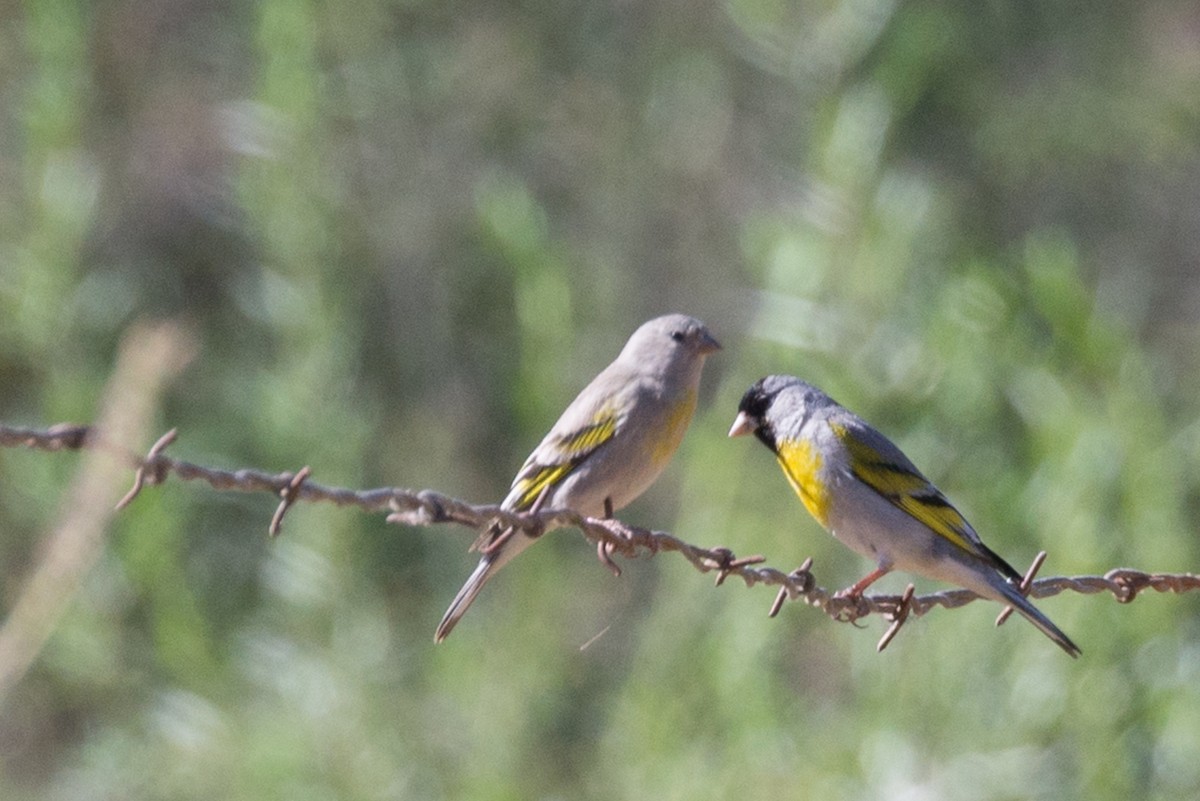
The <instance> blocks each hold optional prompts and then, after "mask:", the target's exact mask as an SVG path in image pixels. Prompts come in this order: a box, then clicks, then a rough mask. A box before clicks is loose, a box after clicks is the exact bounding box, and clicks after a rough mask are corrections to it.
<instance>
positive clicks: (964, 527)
mask: <svg viewBox="0 0 1200 801" xmlns="http://www.w3.org/2000/svg"><path fill="white" fill-rule="evenodd" d="M830 427H831V428H832V429H833V433H834V434H836V435H837V437H838V439H840V440H841V441H842V442H843V443H845V445H846V448H847V449H848V450H849V451H850V465H851V466H850V470H851V472H853V473H854V475H855V476H857V477H858V479H859V480H860V481H862V482H863V483H864V484H866V485H867V486H868V487H870V488H871V489H873V490H875V491H876V492H878V493H879V494H880V495H882V496H883V497H885V498H887V499H888V500H889V501H891V502H892V503H893V504H895V505H896V506H898V507H900V508H901V509H903V510H904V511H905V512H907V513H908V514H910V515H912V516H913V517H915V518H916V519H917V520H920V521H921V522H922V523H924V524H925V525H927V526H929V527H930V528H931V529H933V530H934V531H935V532H936V533H938V534H940V535H941V536H943V537H945V538H946V539H948V540H950V542H952V543H954V544H955V545H957V546H958V547H959V548H962V549H963V550H965V551H970V552H971V553H978V552H979V549H978V547H976V545H975V544H974V543H973V542H971V541H970V540H969V539H968V538H967V535H966V532H967V531H968V530H969V528H970V525H969V524H968V523H967V520H966V518H964V517H963V516H962V514H960V513H959V511H958V510H957V509H955V508H954V507H953V506H951V505H950V501H948V500H946V497H945V496H944V495H942V493H941V491H939V490H938V488H937V487H935V486H934V485H933V484H931V483H930V481H929V479H927V478H925V476H923V475H921V474H920V473H918V472H915V471H913V470H910V469H909V468H907V467H905V466H904V465H901V464H895V463H894V462H890V461H888V460H887V459H886V458H885V457H884V456H883V455H881V454H880V453H879V452H878V451H876V450H875V449H874V448H872V447H871V446H870V445H868V444H866V443H864V442H861V441H859V440H856V439H855V438H854V437H853V436H851V435H850V433H849V432H848V431H847V430H846V427H845V426H841V425H837V424H831V426H830Z"/></svg>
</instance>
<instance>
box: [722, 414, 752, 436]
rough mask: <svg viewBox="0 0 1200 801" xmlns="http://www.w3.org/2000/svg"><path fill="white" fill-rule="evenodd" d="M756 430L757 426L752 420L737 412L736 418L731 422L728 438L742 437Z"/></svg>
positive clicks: (746, 415)
mask: <svg viewBox="0 0 1200 801" xmlns="http://www.w3.org/2000/svg"><path fill="white" fill-rule="evenodd" d="M756 428H758V424H757V423H755V422H754V418H752V417H751V416H750V415H748V414H746V413H745V412H738V416H737V418H736V419H735V420H734V421H733V427H732V428H730V429H729V436H731V437H743V436H745V435H746V434H753V433H754V429H756Z"/></svg>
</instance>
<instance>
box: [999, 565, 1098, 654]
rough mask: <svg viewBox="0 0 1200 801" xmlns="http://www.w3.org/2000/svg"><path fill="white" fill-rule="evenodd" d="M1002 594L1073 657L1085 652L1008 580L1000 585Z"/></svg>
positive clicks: (1012, 605) (1010, 603)
mask: <svg viewBox="0 0 1200 801" xmlns="http://www.w3.org/2000/svg"><path fill="white" fill-rule="evenodd" d="M997 589H998V590H1000V593H1001V595H1003V596H1004V602H1005V603H1007V604H1008V605H1009V606H1011V607H1012V608H1013V609H1015V610H1017V611H1018V612H1020V613H1021V616H1022V617H1024V618H1025V619H1026V620H1028V621H1029V622H1030V623H1032V624H1033V625H1035V626H1037V627H1038V630H1039V631H1041V632H1042V633H1043V634H1045V635H1046V636H1047V637H1049V638H1050V639H1051V640H1053V641H1054V644H1055V645H1057V646H1058V647H1059V648H1061V649H1063V650H1064V651H1066V652H1067V654H1069V655H1070V656H1072V657H1078V656H1079V655H1080V654H1081V653H1083V652H1082V651H1081V650H1080V649H1079V646H1078V645H1076V644H1075V643H1074V642H1072V641H1071V638H1070V637H1068V636H1067V635H1066V634H1064V633H1063V631H1062V629H1060V628H1059V627H1058V626H1056V625H1054V624H1053V623H1051V622H1050V618H1048V617H1046V616H1045V615H1044V614H1042V613H1041V611H1040V610H1039V609H1038V608H1037V607H1036V606H1034V605H1033V604H1032V603H1030V601H1029V599H1027V598H1026V597H1025V596H1024V595H1022V594H1021V593H1020V592H1019V591H1018V590H1017V588H1016V587H1014V586H1013V585H1012V584H1010V583H1009V582H1007V581H1004V582H1003V586H998V587H997Z"/></svg>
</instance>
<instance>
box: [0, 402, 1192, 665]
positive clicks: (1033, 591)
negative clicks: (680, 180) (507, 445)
mask: <svg viewBox="0 0 1200 801" xmlns="http://www.w3.org/2000/svg"><path fill="white" fill-rule="evenodd" d="M175 439H176V432H175V430H171V431H169V432H167V433H166V434H164V435H163V436H162V437H160V438H159V440H158V441H157V442H156V443H155V444H154V447H152V448H151V449H150V451H149V452H148V453H147V454H146V455H145V456H137V455H135V454H133V453H127V454H126V455H127V459H128V461H129V464H130V468H131V469H133V470H135V471H136V472H135V479H134V484H133V487H132V488H131V489H130V491H129V493H128V494H127V495H126V496H125V497H124V498H123V499H122V500H121V502H120V504H119V505H118V507H119V508H124V507H125V506H127V505H128V504H129V503H130V502H132V501H133V500H134V498H136V497H137V495H138V494H139V493H140V492H141V490H142V489H143V488H144V487H145V486H146V485H150V486H156V485H159V484H162V483H164V482H165V481H166V480H167V478H168V477H170V476H175V477H176V478H178V479H181V480H183V481H203V482H205V483H207V484H208V485H209V486H211V487H212V488H213V489H216V490H219V491H236V492H266V493H271V494H273V495H275V496H277V497H279V498H280V499H281V501H280V503H279V506H278V507H277V509H276V512H275V514H274V516H273V517H272V519H271V523H270V527H269V533H270V534H271V536H275V535H276V534H278V533H279V529H280V525H281V524H282V520H283V516H284V513H285V512H286V511H287V510H288V509H289V508H290V507H291V506H292V505H293V504H295V503H296V502H298V501H307V502H310V503H333V504H336V505H337V506H356V507H358V508H360V509H364V510H366V511H369V512H379V511H387V512H388V513H389V514H388V516H387V521H388V522H390V523H399V524H403V525H408V526H417V527H429V526H434V525H439V524H444V523H455V524H458V525H461V526H465V527H468V528H472V529H480V528H483V527H486V526H489V525H491V524H492V523H493V522H494V521H496V520H499V521H500V522H502V523H503V524H504V525H506V526H516V527H519V528H522V529H525V530H528V531H540V532H542V534H545V533H549V532H550V531H554V530H556V529H560V528H576V529H578V530H579V531H581V532H582V533H583V536H584V537H585V538H586V539H587V540H589V541H590V542H592V543H594V544H595V545H596V546H597V554H598V556H599V558H600V561H601V563H602V564H604V565H605V566H606V567H609V568H610V569H614V568H615V572H617V573H618V574H619V573H620V568H618V567H617V566H616V564H615V563H613V562H612V560H611V558H609V557H610V556H611V555H612V554H620V555H622V556H624V557H626V558H628V559H635V558H638V557H641V556H653V555H655V554H658V553H661V552H674V553H678V554H680V555H681V556H682V557H683V558H685V559H686V560H687V561H688V562H689V563H690V564H691V565H692V567H694V568H695V569H696V570H698V571H699V572H701V573H715V574H716V583H717V584H718V585H719V584H722V583H724V581H725V580H726V579H727V578H729V577H730V576H736V577H738V578H740V579H742V581H743V582H744V583H745V584H746V586H747V587H753V586H754V585H756V584H763V585H767V586H775V587H779V593H778V595H777V597H776V599H775V602H774V603H773V604H772V606H771V610H770V614H771V615H772V616H774V615H775V614H776V613H777V612H778V611H779V608H780V607H781V606H782V604H783V603H784V601H786V600H793V601H795V600H800V601H803V602H804V603H806V604H807V605H809V606H814V607H817V608H819V609H821V610H823V611H824V612H825V613H826V614H828V615H829V616H830V617H831V618H833V619H835V620H838V621H842V622H854V621H857V620H859V619H861V618H864V617H867V616H868V615H871V614H878V615H881V616H883V617H884V618H886V619H887V620H890V621H891V623H892V625H891V627H890V628H889V629H888V631H887V633H885V635H884V637H883V639H881V640H880V642H879V650H883V648H884V647H886V646H887V644H888V642H890V640H891V638H892V637H894V636H895V634H896V631H897V630H898V629H899V627H900V626H901V625H903V623H904V621H905V620H906V619H907V618H908V617H909V616H910V615H911V616H915V617H920V616H922V615H924V614H926V613H927V612H929V611H930V610H931V609H934V608H935V607H942V608H945V609H956V608H958V607H961V606H965V605H966V604H968V603H970V602H972V601H974V600H977V599H978V598H979V596H977V595H976V594H975V593H973V592H971V591H970V590H963V589H955V590H944V591H941V592H935V593H930V594H928V595H920V596H915V595H913V594H912V590H911V585H910V587H909V588H908V589H906V591H905V592H904V594H902V595H863V596H861V597H858V598H850V597H845V596H842V595H839V594H838V593H837V592H831V591H830V590H828V589H826V588H824V587H821V586H819V585H818V584H817V581H816V578H815V577H814V576H813V573H812V560H811V559H808V560H805V562H804V564H802V565H801V566H800V567H798V568H796V569H795V570H792V571H783V570H779V569H777V568H774V567H770V566H767V565H765V564H763V563H764V562H765V561H766V560H765V558H764V557H762V556H758V555H755V556H748V557H739V556H737V555H736V554H734V552H733V551H731V550H730V549H728V548H724V547H714V548H704V547H701V546H698V545H693V544H691V543H689V542H686V541H684V540H682V539H680V538H679V537H676V536H674V535H673V534H670V533H668V532H666V531H654V530H650V529H645V528H640V527H637V526H631V525H629V524H627V523H624V522H621V521H620V520H617V519H612V518H609V519H601V518H594V517H585V516H583V515H580V514H578V513H576V512H573V511H570V510H556V509H550V510H543V511H537V512H530V513H514V512H509V511H506V510H503V509H501V508H500V507H499V506H498V505H494V504H483V505H473V504H469V503H467V502H465V501H462V500H459V499H457V498H452V497H450V496H448V495H444V494H442V493H439V492H435V491H433V490H406V489H400V488H397V487H381V488H378V489H366V490H352V489H346V488H341V487H327V486H324V485H322V484H318V483H317V482H314V481H311V480H309V476H310V475H311V472H312V471H311V470H310V468H309V467H307V466H306V467H304V468H302V469H301V470H299V471H298V472H296V473H290V472H282V473H268V472H265V471H262V470H256V469H240V470H223V469H219V468H212V467H203V466H200V465H196V464H192V463H190V462H186V461H183V460H181V459H175V458H173V457H171V456H168V455H167V454H166V453H165V451H166V449H167V447H168V446H169V445H171V444H172V443H173V442H174V441H175ZM0 446H3V447H25V448H32V449H37V450H45V451H60V450H79V449H83V448H89V447H107V448H115V447H118V446H116V445H114V444H113V443H108V442H106V441H105V440H104V439H103V437H101V436H98V435H97V432H96V431H95V430H94V429H92V428H91V427H89V426H86V425H69V424H60V425H55V426H51V427H50V428H48V429H45V430H35V429H25V428H15V427H10V426H5V425H0ZM1043 559H1044V556H1043V555H1039V557H1038V559H1036V560H1035V561H1034V564H1033V566H1032V567H1031V570H1030V571H1029V573H1028V574H1027V575H1026V577H1025V581H1024V582H1023V583H1022V586H1023V588H1025V589H1027V594H1028V595H1029V596H1030V597H1032V598H1048V597H1050V596H1053V595H1058V594H1060V593H1063V592H1068V591H1069V592H1077V593H1080V594H1083V595H1094V594H1097V593H1102V592H1108V593H1111V594H1112V596H1113V597H1114V598H1115V599H1116V600H1117V601H1118V602H1119V603H1130V602H1132V601H1133V600H1134V599H1135V598H1136V597H1137V596H1138V595H1139V594H1140V593H1142V592H1144V591H1146V590H1153V591H1155V592H1160V593H1163V592H1172V593H1184V592H1191V591H1193V590H1198V589H1200V576H1197V575H1194V574H1191V573H1146V572H1143V571H1140V570H1134V569H1132V568H1123V567H1122V568H1115V569H1113V570H1110V571H1108V572H1107V573H1105V574H1104V575H1099V576H1097V575H1090V576H1053V577H1049V578H1042V579H1037V580H1033V576H1034V575H1035V574H1036V572H1037V569H1038V568H1039V567H1040V566H1041V562H1042V560H1043ZM1006 616H1007V615H1006V614H1005V613H1003V612H1002V613H1001V616H1000V618H998V619H997V625H999V624H1000V623H1002V622H1003V618H1005V617H1006Z"/></svg>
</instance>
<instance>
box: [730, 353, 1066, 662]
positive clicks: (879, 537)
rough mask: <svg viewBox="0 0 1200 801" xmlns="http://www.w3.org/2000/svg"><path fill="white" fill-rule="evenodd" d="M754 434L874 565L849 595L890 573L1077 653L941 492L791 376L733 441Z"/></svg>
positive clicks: (864, 426) (829, 526) (824, 519)
mask: <svg viewBox="0 0 1200 801" xmlns="http://www.w3.org/2000/svg"><path fill="white" fill-rule="evenodd" d="M746 434H754V435H755V437H757V438H758V440H759V441H760V442H762V443H763V444H764V445H766V446H767V448H769V449H770V450H771V452H772V453H774V454H775V457H776V459H777V460H778V462H779V466H780V468H781V469H782V470H783V474H784V476H786V478H787V480H788V483H789V484H791V486H792V489H793V490H794V491H795V492H796V494H797V495H798V496H799V497H800V501H801V502H802V503H803V505H804V507H805V508H806V509H807V510H808V512H809V514H811V515H812V516H813V518H815V519H816V521H817V522H818V523H820V524H821V526H822V527H824V528H825V529H826V530H828V531H829V532H830V533H831V534H832V535H833V536H834V537H835V538H837V539H838V540H839V541H841V542H842V543H843V544H845V545H846V546H847V547H849V548H850V549H851V550H852V551H855V552H856V553H858V554H860V555H862V556H865V557H867V558H868V559H871V560H873V561H874V563H875V569H874V570H873V571H871V572H870V573H868V574H867V575H866V576H864V577H863V578H862V579H861V580H859V581H858V582H856V583H855V584H854V585H852V586H851V587H849V588H847V589H846V590H843V591H842V593H841V594H843V595H847V596H849V597H852V598H857V597H861V595H862V593H863V592H864V591H865V590H866V589H867V587H869V586H870V585H871V584H872V583H874V582H875V581H876V580H878V579H880V578H882V577H883V576H884V575H886V574H887V573H889V572H890V571H892V570H901V571H904V572H907V573H913V574H916V575H918V576H923V577H925V578H930V579H934V580H938V581H945V582H948V583H951V584H956V585H958V586H960V587H965V588H967V589H968V590H971V591H972V592H974V593H975V594H976V595H979V596H981V597H983V598H988V599H991V600H994V601H998V602H1000V603H1002V604H1006V605H1008V606H1011V607H1012V608H1013V609H1015V610H1016V611H1017V612H1019V613H1020V614H1021V615H1022V616H1024V617H1025V618H1026V619H1027V620H1028V621H1029V622H1030V623H1032V624H1033V625H1034V626H1036V627H1037V628H1038V629H1039V630H1040V631H1041V632H1042V633H1043V634H1045V635H1046V636H1047V637H1049V638H1050V639H1051V640H1053V641H1054V642H1055V644H1057V645H1058V646H1059V647H1060V648H1062V649H1063V650H1064V651H1066V652H1067V653H1068V654H1070V655H1071V656H1072V657H1077V656H1079V654H1080V653H1081V652H1080V649H1079V646H1077V645H1076V644H1075V643H1074V642H1072V641H1071V638H1070V637H1068V636H1067V635H1066V634H1064V633H1063V632H1062V630H1061V629H1059V628H1058V627H1057V626H1055V625H1054V623H1052V622H1051V621H1050V619H1049V618H1047V617H1046V616H1045V615H1044V614H1042V612H1041V611H1039V610H1038V609H1037V607H1035V606H1034V605H1033V604H1032V603H1030V601H1029V600H1028V599H1027V598H1026V597H1025V596H1024V595H1023V594H1022V593H1021V592H1020V590H1019V588H1018V585H1019V583H1020V582H1021V579H1022V576H1021V574H1020V573H1018V572H1017V571H1016V570H1015V569H1014V568H1013V567H1012V565H1010V564H1009V563H1008V562H1006V561H1004V559H1002V558H1001V557H1000V556H999V555H998V554H997V553H996V552H995V551H993V550H992V549H991V548H989V547H987V546H986V545H984V544H983V540H981V539H980V537H979V534H977V533H976V531H975V529H974V528H972V527H971V524H970V523H968V522H967V520H966V518H965V517H963V515H962V513H960V512H959V511H958V510H957V509H955V508H954V506H953V505H952V504H951V503H950V501H949V500H947V499H946V496H945V495H943V494H942V492H941V490H939V489H938V488H937V487H935V486H934V485H933V483H932V482H930V481H929V479H927V478H926V477H925V476H924V475H922V473H921V472H920V471H919V470H918V469H917V468H916V466H914V465H913V463H912V461H911V460H909V458H908V457H907V456H905V455H904V453H903V452H902V451H901V450H900V448H899V447H897V446H896V445H895V444H893V443H892V441H891V440H889V439H888V438H887V437H886V436H884V435H883V434H882V433H880V432H879V431H878V430H876V429H875V428H873V427H872V426H871V425H870V424H869V423H867V422H866V421H864V420H863V419H862V418H861V417H859V416H858V415H856V414H854V413H853V412H851V411H850V410H849V409H846V408H845V407H844V406H842V405H841V404H839V403H838V402H837V401H835V400H834V399H833V398H831V397H829V395H827V394H825V393H824V392H823V391H822V390H820V389H818V388H817V387H815V386H813V385H812V384H809V383H807V382H805V381H802V380H801V379H799V378H796V377H795V376H787V375H771V376H767V377H765V378H762V379H759V380H758V381H757V382H755V383H754V384H753V385H752V386H751V387H750V388H749V389H748V390H747V391H746V393H745V394H744V395H743V396H742V399H741V401H740V403H739V404H738V413H737V417H736V418H735V419H734V422H733V426H732V427H731V428H730V429H729V436H730V437H738V436H744V435H746Z"/></svg>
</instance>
